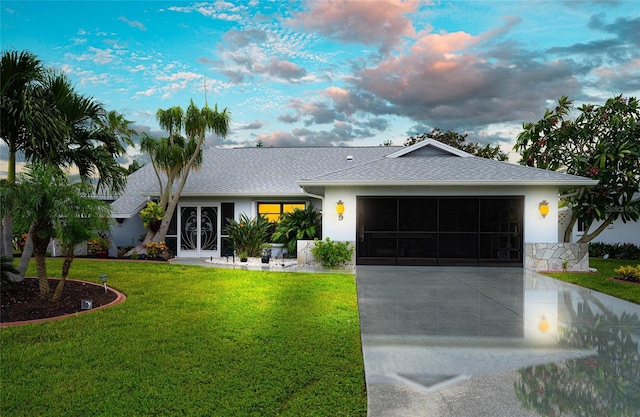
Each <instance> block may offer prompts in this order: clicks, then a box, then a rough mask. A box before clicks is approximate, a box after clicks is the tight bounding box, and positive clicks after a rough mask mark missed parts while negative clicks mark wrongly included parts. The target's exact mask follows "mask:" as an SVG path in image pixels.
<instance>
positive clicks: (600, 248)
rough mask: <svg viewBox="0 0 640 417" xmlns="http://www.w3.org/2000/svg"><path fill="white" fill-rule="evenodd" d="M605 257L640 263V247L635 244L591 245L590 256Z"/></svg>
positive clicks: (599, 243) (595, 243) (597, 243)
mask: <svg viewBox="0 0 640 417" xmlns="http://www.w3.org/2000/svg"><path fill="white" fill-rule="evenodd" d="M605 255H608V257H609V258H611V259H627V260H632V261H640V247H638V246H636V245H634V244H633V243H601V242H593V243H589V256H591V257H593V258H602V257H604V256H605Z"/></svg>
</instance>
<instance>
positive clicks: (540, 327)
mask: <svg viewBox="0 0 640 417" xmlns="http://www.w3.org/2000/svg"><path fill="white" fill-rule="evenodd" d="M538 330H540V331H541V332H542V333H546V332H548V331H549V322H548V321H547V318H546V317H545V316H542V319H541V320H540V323H538Z"/></svg>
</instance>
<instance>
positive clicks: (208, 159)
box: [112, 147, 399, 218]
mask: <svg viewBox="0 0 640 417" xmlns="http://www.w3.org/2000/svg"><path fill="white" fill-rule="evenodd" d="M398 149H399V148H398V147H318V148H313V147H301V148H209V149H206V150H205V151H204V155H203V164H202V166H201V168H200V169H199V170H198V171H193V172H191V173H190V174H189V179H188V180H187V183H186V185H185V188H184V190H183V192H182V196H185V197H188V196H227V197H238V196H256V197H257V196H271V195H273V196H296V197H301V196H304V195H305V192H304V190H303V189H302V188H301V187H300V186H299V185H298V184H297V182H298V181H299V180H300V179H301V178H305V177H311V176H315V175H318V174H319V173H323V172H332V171H337V170H340V169H343V168H346V167H349V166H351V165H353V164H356V163H363V162H369V161H373V160H376V159H380V158H383V157H384V156H385V155H388V154H389V153H390V152H393V151H394V150H398ZM348 156H352V157H353V159H352V160H348V159H347V157H348ZM158 195H159V186H158V180H157V178H156V175H155V173H154V171H153V167H152V166H151V164H147V165H145V166H144V167H142V168H141V169H140V170H138V171H136V172H135V173H134V174H132V175H131V176H129V180H128V183H127V189H126V191H125V193H123V195H122V197H120V198H119V199H118V200H116V201H115V202H114V203H113V204H112V213H113V214H112V215H113V217H123V218H128V217H131V216H133V215H135V214H136V213H137V211H138V210H140V208H141V207H143V206H144V205H145V204H146V201H147V197H148V196H158Z"/></svg>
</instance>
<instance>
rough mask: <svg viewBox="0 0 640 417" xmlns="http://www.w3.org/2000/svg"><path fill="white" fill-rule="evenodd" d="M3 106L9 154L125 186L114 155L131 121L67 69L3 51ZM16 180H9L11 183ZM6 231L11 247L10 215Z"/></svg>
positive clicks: (107, 185) (6, 245) (114, 188)
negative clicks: (80, 86)
mask: <svg viewBox="0 0 640 417" xmlns="http://www.w3.org/2000/svg"><path fill="white" fill-rule="evenodd" d="M23 73H25V74H27V75H25V74H23ZM1 110H2V111H1V112H0V113H1V114H2V123H1V124H0V126H1V127H2V132H1V133H2V139H3V141H5V142H6V143H7V146H8V147H9V149H10V159H11V156H12V155H14V157H15V152H18V151H22V152H24V155H25V158H26V159H27V160H28V161H33V162H41V163H46V164H51V165H53V166H59V167H62V168H72V167H73V168H76V169H77V170H78V171H79V174H80V177H81V179H82V180H83V181H88V180H90V179H92V178H96V177H97V178H98V183H97V186H96V188H97V189H98V190H99V189H108V190H109V191H110V192H111V193H113V194H117V193H118V192H120V191H122V190H123V189H124V185H125V183H126V169H125V168H124V167H122V166H120V164H119V163H118V161H117V160H116V158H117V157H118V156H121V155H123V154H124V153H125V149H124V146H123V144H122V143H121V140H122V141H123V142H124V143H130V135H131V134H132V129H129V127H128V125H129V123H131V122H129V121H127V120H125V119H124V118H123V117H122V116H120V115H118V114H116V113H115V112H112V113H107V112H106V111H105V110H104V107H103V106H102V105H101V104H100V103H98V102H97V101H96V100H94V99H93V98H91V97H85V96H82V95H80V94H78V93H77V92H76V91H75V90H74V88H73V86H72V85H71V82H70V81H69V79H68V78H67V77H66V76H65V75H64V74H63V73H58V72H54V71H50V70H46V69H44V68H43V67H42V65H41V64H40V62H39V61H38V60H37V58H36V57H35V56H34V55H32V54H29V53H26V52H23V53H17V52H7V53H5V54H4V55H3V57H2V109H1ZM10 165H11V164H10ZM12 169H13V171H12ZM9 171H10V173H9V179H13V180H15V165H14V167H13V168H11V166H10V169H9ZM13 182H14V181H8V182H7V187H10V186H12V184H13ZM27 227H29V226H27ZM2 233H3V245H2V246H3V250H4V252H5V253H7V252H9V253H10V250H11V244H10V242H11V237H12V235H13V225H12V222H11V219H10V218H9V217H6V218H5V220H4V221H3V230H2ZM32 237H33V234H32V233H29V239H28V240H27V245H26V247H25V250H24V252H23V257H22V259H21V261H20V264H19V266H18V270H19V271H20V273H21V275H23V274H24V272H25V271H26V268H27V266H28V263H29V259H30V257H31V251H30V248H31V247H32V243H33V242H31V238H32ZM18 279H19V278H18Z"/></svg>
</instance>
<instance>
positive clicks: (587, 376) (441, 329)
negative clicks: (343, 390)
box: [356, 266, 640, 417]
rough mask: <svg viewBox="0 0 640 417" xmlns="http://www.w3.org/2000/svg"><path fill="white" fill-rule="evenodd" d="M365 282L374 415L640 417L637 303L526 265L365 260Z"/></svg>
mask: <svg viewBox="0 0 640 417" xmlns="http://www.w3.org/2000/svg"><path fill="white" fill-rule="evenodd" d="M356 280H357V285H358V304H359V309H360V321H361V327H362V342H363V352H364V364H365V373H366V381H367V393H368V402H369V404H368V405H369V406H368V410H369V411H368V415H369V416H370V417H383V416H384V417H394V416H402V417H410V416H424V417H426V416H429V417H430V416H434V417H437V416H455V417H464V416H473V417H478V416H491V417H500V416H504V417H518V416H538V415H540V414H538V413H536V412H534V411H533V410H530V409H529V410H526V409H523V404H525V403H529V404H534V405H535V406H536V407H538V408H539V409H546V410H547V411H548V410H551V409H556V410H557V409H558V407H561V406H563V405H564V406H567V405H568V406H569V410H571V411H574V412H575V414H576V415H591V414H589V413H588V412H587V411H586V410H589V409H593V410H597V409H600V410H606V411H604V412H603V414H593V415H620V416H633V415H640V411H639V410H640V366H639V365H638V355H639V353H638V342H639V341H640V322H639V320H638V316H639V315H640V306H638V305H636V304H632V303H628V302H624V301H621V300H619V299H616V298H613V297H610V296H607V295H603V294H599V293H596V292H593V291H589V290H585V289H582V288H579V287H576V286H573V285H570V284H565V283H563V282H560V281H557V280H554V279H551V278H548V277H545V276H542V275H539V274H536V273H534V272H528V271H523V270H522V269H519V268H475V267H459V268H455V267H450V268H449V267H448V268H443V267H380V266H375V267H363V266H359V267H358V268H357V271H356ZM629 314H631V315H632V316H631V317H629ZM633 315H635V316H633ZM620 321H624V322H625V323H626V326H621V325H620ZM561 329H566V330H568V331H567V332H561V331H560V330H561ZM594 329H597V331H594ZM579 334H582V336H579ZM596 334H598V335H600V340H601V341H604V336H602V335H607V336H606V338H607V343H606V344H605V345H606V346H607V347H606V349H605V350H604V351H603V352H601V353H600V354H598V352H597V351H596V350H595V349H593V348H592V346H591V345H589V344H588V343H586V342H585V340H586V339H587V337H586V336H585V335H589V336H591V337H593V336H594V335H596ZM628 336H630V338H629V337H628ZM625 337H626V339H625ZM624 341H626V342H632V343H624ZM634 343H635V344H634ZM613 349H618V351H619V352H621V354H622V357H623V358H625V359H626V360H627V361H628V362H627V365H622V364H621V363H620V362H613V361H611V360H609V359H608V358H607V357H606V354H607V353H610V351H612V350H613ZM634 357H635V362H633V361H631V358H634ZM634 364H635V365H634ZM532 367H533V368H532ZM599 368H602V369H606V370H609V371H613V372H614V377H612V378H607V376H606V375H607V373H606V372H605V373H601V372H599V371H600V369H599ZM578 373H579V374H580V378H579V379H580V382H581V383H580V384H577V385H576V384H572V382H575V381H576V380H578V377H577V374H578ZM616 381H617V382H616ZM615 383H617V384H618V388H619V390H616V389H614V388H613V387H614V386H615ZM571 387H573V389H574V391H571V389H570V388H571ZM581 389H582V391H581ZM590 391H594V392H596V393H597V395H596V396H595V397H594V398H591V397H589V395H585V396H584V397H582V399H581V400H580V401H577V396H578V395H580V394H588V393H589V392H590ZM545 407H546V408H545ZM578 410H581V412H578ZM567 411H568V410H563V415H566V414H564V413H566V412H567ZM569 415H571V414H569Z"/></svg>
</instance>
